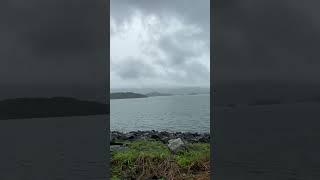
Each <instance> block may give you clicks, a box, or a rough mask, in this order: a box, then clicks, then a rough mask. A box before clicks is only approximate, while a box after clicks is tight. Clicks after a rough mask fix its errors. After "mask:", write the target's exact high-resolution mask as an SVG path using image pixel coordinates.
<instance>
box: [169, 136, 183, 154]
mask: <svg viewBox="0 0 320 180" xmlns="http://www.w3.org/2000/svg"><path fill="white" fill-rule="evenodd" d="M168 142H169V144H168V148H169V149H170V150H171V151H172V152H177V151H178V150H180V149H183V148H185V144H184V142H183V141H182V140H181V139H180V138H177V139H170V140H169V141H168Z"/></svg>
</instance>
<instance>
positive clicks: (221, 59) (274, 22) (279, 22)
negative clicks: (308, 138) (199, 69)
mask: <svg viewBox="0 0 320 180" xmlns="http://www.w3.org/2000/svg"><path fill="white" fill-rule="evenodd" d="M319 6H320V2H319V1H309V0H305V1H301V0H276V1H268V0H241V1H239V0H225V1H216V3H215V8H216V9H215V18H214V21H215V22H214V26H215V28H214V31H215V34H216V36H215V37H214V38H215V56H216V59H215V71H214V76H215V80H216V81H222V82H225V83H228V81H229V80H232V81H235V80H258V81H259V80H273V81H274V80H284V81H296V82H298V81H299V82H317V83H319V82H320V80H319V77H320V71H319V69H320V61H319V59H320V54H319V43H320V13H319V12H320V11H319Z"/></svg>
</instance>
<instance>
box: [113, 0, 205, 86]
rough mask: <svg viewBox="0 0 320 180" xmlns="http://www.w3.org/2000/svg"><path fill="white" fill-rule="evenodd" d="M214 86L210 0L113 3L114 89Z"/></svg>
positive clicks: (129, 0) (117, 0)
mask: <svg viewBox="0 0 320 180" xmlns="http://www.w3.org/2000/svg"><path fill="white" fill-rule="evenodd" d="M209 84H210V1H209V0H199V1H194V0H161V1H150V0H111V1H110V86H111V88H150V87H167V88H168V87H182V86H200V87H206V86H209Z"/></svg>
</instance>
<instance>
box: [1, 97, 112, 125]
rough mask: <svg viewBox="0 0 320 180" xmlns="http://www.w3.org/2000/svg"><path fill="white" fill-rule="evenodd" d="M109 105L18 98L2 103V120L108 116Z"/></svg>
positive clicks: (66, 98)
mask: <svg viewBox="0 0 320 180" xmlns="http://www.w3.org/2000/svg"><path fill="white" fill-rule="evenodd" d="M108 113H109V105H108V104H104V103H98V102H93V101H82V100H78V99H74V98H69V97H53V98H16V99H6V100H2V101H0V120H4V119H27V118H40V117H62V116H85V115H98V114H108Z"/></svg>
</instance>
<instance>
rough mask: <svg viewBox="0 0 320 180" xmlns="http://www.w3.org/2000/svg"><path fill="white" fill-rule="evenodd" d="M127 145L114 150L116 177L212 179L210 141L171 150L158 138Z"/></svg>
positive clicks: (113, 176)
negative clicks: (176, 150) (210, 172)
mask: <svg viewBox="0 0 320 180" xmlns="http://www.w3.org/2000/svg"><path fill="white" fill-rule="evenodd" d="M125 143H126V144H127V148H126V149H124V150H120V151H114V152H112V160H111V166H112V170H111V171H112V179H114V180H115V179H149V178H150V179H151V178H155V179H168V180H169V179H199V180H201V179H209V162H210V144H209V143H187V144H186V149H184V150H180V151H178V152H176V153H172V152H170V150H169V149H168V147H167V145H165V144H163V143H162V142H160V141H156V140H151V139H150V140H136V141H132V142H129V141H127V142H125Z"/></svg>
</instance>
